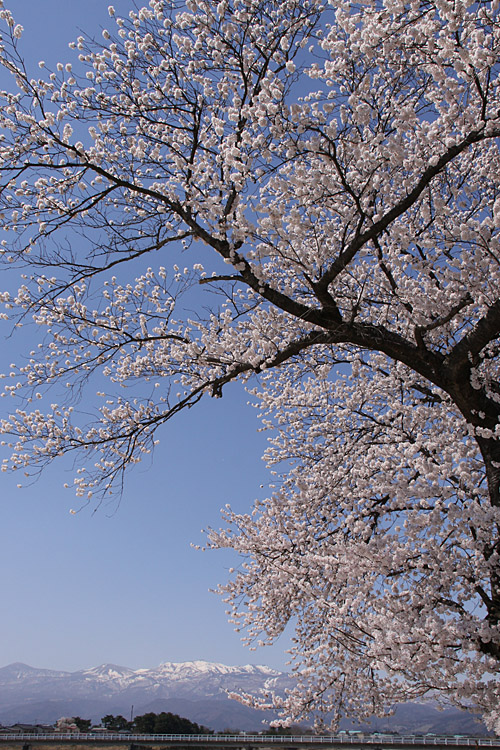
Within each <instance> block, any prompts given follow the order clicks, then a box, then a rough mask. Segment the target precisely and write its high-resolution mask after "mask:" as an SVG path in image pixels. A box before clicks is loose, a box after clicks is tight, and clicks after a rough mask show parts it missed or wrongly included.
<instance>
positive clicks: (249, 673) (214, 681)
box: [0, 661, 289, 701]
mask: <svg viewBox="0 0 500 750" xmlns="http://www.w3.org/2000/svg"><path fill="white" fill-rule="evenodd" d="M285 682H286V683H288V682H289V678H288V676H287V675H285V674H284V673H281V672H277V671H275V670H273V669H270V668H269V667H264V666H252V665H246V666H243V667H231V666H227V665H225V664H213V663H211V662H206V661H192V662H182V663H173V662H164V663H163V664H160V666H159V667H156V668H153V669H137V670H133V669H130V668H128V667H122V666H117V665H116V664H101V665H100V666H98V667H92V668H91V669H83V670H79V671H77V672H62V671H53V670H47V669H36V668H34V667H29V666H28V665H25V664H19V663H16V664H10V665H9V666H7V667H3V668H2V669H0V691H1V692H2V694H3V695H8V696H9V698H13V697H15V698H16V699H17V698H23V699H24V700H30V701H32V700H40V699H42V698H43V699H44V700H45V699H50V698H59V697H60V696H64V697H65V698H77V697H79V698H84V697H85V698H93V699H95V698H99V697H102V698H109V697H110V696H121V697H124V698H125V697H127V699H128V698H135V699H153V698H174V697H175V698H191V699H192V698H198V697H200V698H207V697H224V696H225V695H226V693H227V691H229V690H231V691H232V690H240V689H241V690H244V691H247V692H259V691H260V690H262V689H265V688H269V687H271V686H273V685H276V686H278V684H279V683H283V684H284V683H285Z"/></svg>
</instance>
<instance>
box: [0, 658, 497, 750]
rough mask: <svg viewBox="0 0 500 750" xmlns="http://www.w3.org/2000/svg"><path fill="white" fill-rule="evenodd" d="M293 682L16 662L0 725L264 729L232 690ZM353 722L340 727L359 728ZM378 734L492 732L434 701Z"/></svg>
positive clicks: (256, 669) (0, 702)
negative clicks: (152, 721) (66, 720)
mask: <svg viewBox="0 0 500 750" xmlns="http://www.w3.org/2000/svg"><path fill="white" fill-rule="evenodd" d="M290 684H291V678H290V676H289V675H288V674H286V673H284V672H278V671H276V670H274V669H270V668H269V667H265V666H253V665H246V666H239V667H235V666H226V665H224V664H214V663H210V662H206V661H192V662H182V663H173V662H165V663H164V664H160V666H159V667H156V668H153V669H135V670H134V669H129V668H128V667H121V666H116V665H114V664H103V665H101V666H99V667H94V668H92V669H83V670H79V671H77V672H65V671H57V670H51V669H36V668H35V667H30V666H28V665H27V664H21V663H19V662H16V663H15V664H10V665H8V666H6V667H3V668H0V722H1V723H2V724H5V725H9V724H14V723H16V722H23V723H54V722H55V721H56V720H57V719H58V718H60V717H61V716H81V717H82V718H88V719H92V721H93V722H96V723H98V722H99V721H100V719H101V717H103V716H105V715H106V714H121V715H123V716H125V717H127V718H128V717H130V715H131V713H132V712H133V714H134V716H137V715H139V714H143V713H147V712H149V711H154V712H155V713H159V712H161V711H171V712H172V713H176V714H180V715H181V716H184V717H186V718H188V719H190V720H191V721H195V722H196V723H198V724H203V725H204V726H207V727H209V728H211V729H215V730H222V729H227V728H231V729H234V730H243V731H260V730H262V729H263V728H264V726H265V724H268V723H269V722H270V721H272V719H273V718H274V717H273V715H272V714H270V712H264V711H257V710H255V709H251V708H248V707H247V706H244V705H242V704H241V703H238V702H237V701H234V700H230V699H229V698H228V696H227V693H228V692H232V691H234V692H246V693H253V694H257V693H259V692H260V691H261V690H274V691H276V692H278V693H280V692H282V691H284V689H285V688H286V687H287V686H290ZM354 726H355V725H353V723H352V722H350V721H349V720H348V718H346V719H344V720H343V722H342V724H341V728H344V729H348V728H353V727H354ZM365 728H367V729H370V730H372V731H396V732H400V733H426V732H432V733H434V734H473V735H481V734H486V730H485V727H484V726H483V725H482V724H481V723H478V721H477V718H476V717H475V716H474V715H473V714H471V713H469V712H466V711H459V710H458V709H453V708H449V709H446V710H444V711H438V710H437V708H436V707H435V706H434V705H432V704H428V703H422V704H416V703H406V704H403V705H401V706H397V707H396V710H395V713H394V715H393V716H391V717H387V718H383V719H378V718H374V719H372V720H371V721H370V722H369V723H368V724H367V725H365Z"/></svg>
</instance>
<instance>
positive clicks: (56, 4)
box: [0, 0, 287, 671]
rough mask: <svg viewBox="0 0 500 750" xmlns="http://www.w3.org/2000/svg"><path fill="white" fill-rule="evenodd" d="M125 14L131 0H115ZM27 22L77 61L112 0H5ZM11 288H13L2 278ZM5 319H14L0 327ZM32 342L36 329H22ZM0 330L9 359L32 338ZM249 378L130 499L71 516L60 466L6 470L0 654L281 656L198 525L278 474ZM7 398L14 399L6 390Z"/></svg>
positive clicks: (46, 44)
mask: <svg viewBox="0 0 500 750" xmlns="http://www.w3.org/2000/svg"><path fill="white" fill-rule="evenodd" d="M114 4H115V7H116V10H117V12H119V13H120V14H124V13H125V12H127V11H128V10H129V9H130V8H131V7H132V2H131V0H115V3H114ZM6 5H7V7H9V8H10V10H11V11H12V12H13V14H14V17H15V20H16V22H18V23H21V24H22V25H23V26H24V28H25V32H24V34H23V38H22V40H21V50H22V51H23V52H24V54H25V56H26V59H27V60H28V61H29V63H30V65H31V66H32V70H33V73H34V74H37V73H39V71H38V67H37V62H38V60H41V59H43V60H45V61H46V62H47V63H56V62H57V61H61V62H66V61H68V60H72V59H74V58H73V53H72V52H71V51H70V50H69V49H68V46H67V45H68V42H69V41H71V40H73V39H75V38H76V36H78V34H79V33H80V31H83V32H87V33H88V35H95V36H96V37H97V38H99V37H100V35H101V29H102V28H103V27H104V26H107V25H109V18H108V14H107V7H108V5H109V1H108V0H10V2H9V0H6ZM0 286H2V285H1V284H0ZM1 330H2V331H3V332H5V331H6V329H5V327H4V328H2V329H1ZM24 336H25V339H26V340H25V344H26V349H29V348H30V342H29V333H26V334H24ZM22 343H23V342H22V337H21V339H20V340H19V341H18V342H13V341H11V340H2V347H1V354H0V360H3V361H2V362H1V366H0V370H2V371H5V370H6V369H8V366H9V363H10V362H13V361H16V352H17V351H18V350H19V348H20V346H21V344H22ZM247 399H248V396H247V394H246V393H245V392H244V391H243V389H241V388H240V387H239V386H233V388H232V390H230V389H228V390H227V392H226V393H225V395H224V398H223V399H222V400H219V399H217V400H207V401H206V403H204V404H201V405H199V406H198V408H196V409H193V410H191V411H190V412H187V413H185V414H184V415H181V416H180V418H179V419H177V420H176V421H175V422H174V423H170V426H169V429H167V430H164V431H163V432H162V433H161V435H160V438H161V444H160V446H159V448H158V450H157V451H156V454H155V456H154V460H153V463H152V464H148V463H144V464H142V465H140V466H139V467H138V469H137V470H135V471H134V472H133V473H132V474H131V475H129V481H128V484H127V486H126V490H125V493H124V496H123V498H122V501H121V504H120V506H119V507H117V508H116V507H114V506H110V507H107V508H106V507H104V508H101V509H100V510H98V511H97V512H96V513H92V509H90V508H84V509H83V510H82V511H81V512H79V513H77V514H76V515H70V513H69V510H70V508H72V507H78V505H77V502H78V501H77V500H76V499H75V498H74V496H73V494H72V492H71V491H70V490H64V489H63V484H64V482H66V481H71V479H70V478H69V477H68V475H67V474H66V473H65V471H64V470H63V468H62V467H58V466H56V465H55V466H53V467H51V469H50V470H49V471H48V472H47V473H46V474H45V475H44V476H43V477H42V478H41V479H40V480H39V481H38V482H37V483H35V484H34V485H33V486H31V487H29V488H24V489H22V490H19V489H17V487H16V485H17V482H18V481H19V480H18V478H17V477H16V476H15V475H13V476H8V477H7V476H6V475H5V474H4V475H2V488H1V495H0V529H1V531H0V534H1V539H2V541H1V544H0V592H1V600H2V614H1V618H0V666H3V665H6V664H9V663H11V662H13V661H23V662H26V663H28V664H31V665H33V666H36V667H47V668H55V669H67V670H71V671H73V670H77V669H82V668H86V667H91V666H95V665H97V664H100V663H103V662H113V663H115V664H121V665H125V666H130V667H133V668H138V667H152V666H155V665H157V664H159V663H161V662H162V661H187V660H192V659H205V660H208V661H219V662H223V663H227V664H246V663H254V664H259V663H261V664H268V665H269V666H272V667H275V668H278V669H281V668H284V665H285V661H286V656H285V655H284V648H285V647H286V645H287V642H286V641H285V640H284V641H283V642H282V643H280V644H277V645H276V646H274V647H272V648H267V649H260V650H258V651H256V652H250V651H248V650H247V649H246V648H244V647H243V646H242V644H241V642H240V639H239V636H238V635H237V634H235V633H234V632H233V630H232V627H231V626H230V625H229V624H228V623H227V618H226V616H225V613H224V604H223V602H222V600H221V599H220V598H219V597H218V596H216V595H214V594H212V593H209V589H210V587H215V586H216V584H217V583H219V582H221V581H224V580H226V578H227V572H226V571H227V568H228V567H230V566H231V565H234V564H235V559H234V556H232V554H231V553H230V552H225V551H224V552H217V553H216V552H199V551H196V550H194V549H192V548H191V546H190V544H191V543H192V542H193V543H200V542H203V538H204V537H203V535H202V534H201V533H200V530H201V529H202V528H204V527H206V526H208V525H211V526H216V525H218V523H219V509H220V508H221V507H222V506H224V505H225V504H226V503H228V502H229V503H231V505H232V506H233V507H234V508H236V509H239V510H247V509H249V507H250V505H251V503H252V501H253V499H254V497H255V496H256V495H257V493H258V492H259V485H260V484H265V483H266V482H267V481H269V476H268V474H267V472H266V469H265V466H264V464H263V463H262V461H261V460H260V456H261V454H262V452H263V449H264V447H265V435H262V434H261V433H258V432H257V428H258V426H259V423H258V420H257V416H256V413H255V410H253V409H251V408H250V407H247V406H246V401H247ZM0 406H2V407H3V406H8V404H5V401H2V403H1V404H0Z"/></svg>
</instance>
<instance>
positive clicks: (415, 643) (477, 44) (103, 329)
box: [0, 0, 500, 731]
mask: <svg viewBox="0 0 500 750" xmlns="http://www.w3.org/2000/svg"><path fill="white" fill-rule="evenodd" d="M109 13H110V16H111V22H110V26H111V28H110V30H109V31H108V30H105V31H104V32H103V34H102V36H103V40H101V41H100V42H97V41H95V40H92V39H86V38H83V37H79V38H78V40H77V41H76V42H75V43H74V44H72V45H70V46H72V47H73V48H75V53H74V58H75V59H74V61H73V67H72V64H70V63H67V64H58V65H57V67H56V69H54V70H43V68H44V63H43V62H40V67H41V68H42V70H41V71H37V72H36V74H33V73H30V72H29V71H28V70H27V69H26V67H25V65H24V63H23V58H22V31H23V29H22V28H21V27H20V25H19V24H16V21H15V19H14V18H13V16H12V14H11V13H10V12H9V11H8V10H7V9H5V8H3V9H2V11H1V12H0V16H1V18H2V20H3V24H4V34H3V42H2V51H1V61H2V64H3V66H4V68H5V69H6V70H7V71H8V72H10V73H11V75H12V87H11V88H12V91H7V92H5V91H4V92H1V95H0V96H1V100H2V108H1V111H0V125H1V132H2V136H1V138H2V140H1V143H0V162H1V169H2V176H3V177H2V188H1V217H2V228H3V229H4V240H3V241H2V259H3V261H5V263H6V264H7V265H8V267H9V269H10V271H11V274H12V273H19V274H21V275H22V279H21V282H20V287H19V290H18V291H17V293H13V292H12V291H11V292H10V293H9V292H5V293H3V296H2V299H3V303H4V305H5V312H4V317H6V318H7V319H8V320H12V321H14V323H15V325H26V324H28V323H29V322H30V321H31V322H33V323H34V324H37V325H38V326H39V331H40V334H39V340H40V344H39V346H38V348H37V349H34V350H33V351H31V352H30V353H29V355H28V356H27V359H26V360H25V361H23V362H20V363H19V364H18V365H13V366H12V368H11V372H10V373H9V378H8V381H7V382H8V385H6V387H5V390H4V396H6V397H8V402H9V403H11V404H12V406H11V408H10V409H9V410H8V411H9V412H10V413H8V414H7V416H6V417H5V419H4V421H3V431H4V433H5V434H6V435H7V436H8V437H6V438H5V441H6V443H7V445H8V447H10V452H9V457H8V458H7V459H6V460H5V461H4V469H5V470H8V469H9V468H10V469H18V470H20V471H21V473H22V472H23V471H24V472H26V473H27V474H28V475H30V474H31V473H33V472H35V473H36V472H38V471H40V470H41V469H42V468H43V466H44V465H45V464H46V463H47V462H50V461H52V460H53V459H54V458H57V457H59V456H61V455H67V454H73V455H74V456H75V459H76V460H77V461H80V463H79V464H78V469H77V473H76V477H75V488H76V492H77V495H78V496H79V497H81V498H83V500H84V501H85V500H86V499H88V498H90V497H91V496H92V494H94V498H97V500H96V502H100V498H102V497H104V496H105V495H107V494H109V493H110V492H113V491H114V490H115V489H118V490H119V489H120V486H121V482H122V479H123V474H124V472H125V471H126V470H127V468H129V467H130V466H131V465H133V464H135V463H137V462H138V461H140V460H141V458H142V457H143V456H144V454H146V453H149V452H150V451H151V450H152V449H153V447H154V444H155V442H156V440H157V439H158V430H159V428H160V427H162V426H163V425H164V423H166V422H168V421H169V420H170V419H171V418H172V417H173V416H175V415H177V413H178V412H181V411H183V410H184V409H186V408H189V407H192V406H193V405H195V404H196V403H197V402H198V401H199V400H200V399H201V398H203V397H205V396H208V397H210V396H216V397H217V396H221V395H222V394H223V391H224V389H225V387H226V386H227V384H229V383H230V382H232V381H239V382H241V383H243V384H246V387H247V388H248V389H249V390H250V391H251V393H252V398H253V400H254V401H255V404H256V405H257V406H258V408H259V409H260V412H261V415H262V419H263V428H264V429H267V430H269V435H270V442H269V448H268V451H267V453H266V455H265V460H266V461H267V463H268V465H269V467H270V469H271V471H272V473H273V482H274V484H273V486H272V492H271V493H270V496H269V497H268V498H267V499H265V500H261V501H258V502H256V504H255V507H254V509H253V511H252V512H251V513H250V514H248V515H238V514H235V513H234V512H233V511H232V510H231V508H229V507H228V508H227V512H226V516H227V518H226V520H225V525H226V527H227V528H224V529H222V530H219V531H211V532H210V537H209V539H210V545H211V546H213V547H224V546H228V547H232V548H234V549H235V550H237V551H238V552H239V553H241V555H242V556H243V558H244V562H243V563H242V566H241V568H240V569H238V570H237V571H233V576H232V578H231V580H230V582H229V583H228V584H227V585H226V586H225V587H224V588H223V592H224V595H225V597H226V599H227V601H228V602H229V607H230V611H231V612H232V615H233V619H234V620H235V621H236V622H237V624H238V626H239V627H243V628H246V629H247V632H248V638H249V640H250V642H251V643H255V642H256V641H259V639H260V640H261V641H263V642H270V641H273V640H274V639H276V638H278V637H279V635H280V633H281V632H282V631H283V629H284V628H285V627H286V625H287V623H290V622H291V623H293V625H294V626H295V630H296V635H295V641H294V646H293V648H292V652H291V660H292V665H293V670H294V671H295V673H296V676H297V687H296V689H294V690H292V691H291V692H290V693H289V694H287V695H286V696H284V697H283V696H281V697H276V696H275V697H274V703H275V705H276V704H277V705H278V706H279V707H280V708H281V710H282V715H283V716H284V717H290V719H293V720H296V719H299V718H301V717H302V716H304V715H307V714H308V713H311V712H313V713H314V712H316V711H319V712H327V713H329V714H330V716H333V721H335V720H337V719H338V717H339V716H340V714H341V713H342V712H344V713H345V712H347V713H348V714H349V715H353V714H355V715H357V716H360V717H363V716H367V715H370V714H373V713H381V712H383V711H384V710H386V709H387V708H388V707H390V705H391V704H392V703H394V702H395V701H400V700H404V699H408V698H412V697H421V696H426V695H431V696H434V697H439V696H442V697H443V699H445V700H447V701H451V702H452V703H454V704H456V705H459V706H473V707H477V708H478V709H479V710H480V711H481V712H483V714H484V716H485V717H486V720H487V721H488V723H489V726H490V727H491V728H496V730H497V731H500V710H499V706H500V683H499V680H498V673H499V667H500V560H499V553H500V441H499V434H500V425H499V415H500V386H499V367H498V360H499V356H498V355H499V350H500V299H499V290H500V154H499V150H498V146H499V137H500V89H499V71H500V63H499V52H500V13H499V2H498V0H492V1H491V2H486V1H485V0H479V1H478V2H475V3H473V4H468V3H466V2H464V1H463V0H438V2H428V1H427V0H408V1H407V0H364V1H363V3H361V4H359V5H358V4H354V3H348V2H344V1H343V0H331V1H330V2H326V0H325V2H322V0H279V1H278V0H276V1H274V0H265V1H264V0H221V2H220V3H218V4H217V3H214V2H209V1H208V0H188V1H187V2H186V3H177V2H176V0H151V2H150V3H149V5H148V6H147V7H144V8H141V9H136V10H135V11H134V12H131V13H130V15H129V16H128V17H126V18H121V17H118V16H117V15H116V14H115V10H114V9H113V8H112V7H110V8H109ZM16 269H17V271H16ZM9 278H10V276H9ZM16 286H17V285H16ZM96 390H97V395H95V393H96ZM82 394H85V409H83V408H81V406H80V404H81V398H82ZM49 398H50V399H51V400H49V401H48V402H47V399H49ZM37 400H39V403H38V404H37ZM53 401H56V403H54V402H53ZM46 402H47V403H46ZM92 404H93V406H92ZM37 406H38V407H39V408H37ZM92 409H93V412H92V413H91V414H90V416H89V412H90V411H91V410H92ZM266 701H267V702H273V699H272V696H270V697H269V698H267V697H265V696H264V697H263V698H262V699H261V702H263V703H266Z"/></svg>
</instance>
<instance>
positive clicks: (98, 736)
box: [0, 732, 500, 748]
mask: <svg viewBox="0 0 500 750" xmlns="http://www.w3.org/2000/svg"><path fill="white" fill-rule="evenodd" d="M8 740H11V741H12V740H16V741H18V742H19V741H22V742H30V741H31V742H33V741H35V740H37V741H43V740H45V741H47V740H52V741H55V740H57V741H58V742H59V741H72V742H128V743H134V742H147V743H151V742H167V743H168V742H172V743H174V742H175V743H178V742H186V743H188V744H192V743H193V744H194V743H201V742H202V743H204V744H207V745H211V744H221V745H222V744H224V743H226V742H227V743H231V744H233V745H234V744H235V743H241V744H242V745H244V744H246V743H249V744H266V745H270V744H273V745H274V744H276V745H283V744H285V745H286V744H288V745H292V744H297V743H299V744H305V745H336V744H347V745H353V744H356V745H373V744H374V745H450V746H451V747H456V746H458V745H469V746H470V745H472V746H473V747H479V746H481V747H498V748H500V739H499V738H495V737H463V736H458V735H456V736H453V735H447V736H441V735H431V736H429V735H422V736H418V735H394V734H336V735H297V736H294V735H286V734H281V735H280V734H277V735H265V734H245V733H244V732H242V733H241V734H112V733H107V732H88V733H86V732H78V733H76V732H74V733H71V734H63V733H58V732H52V733H50V734H36V733H34V734H15V733H12V734H2V733H0V742H2V741H8Z"/></svg>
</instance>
